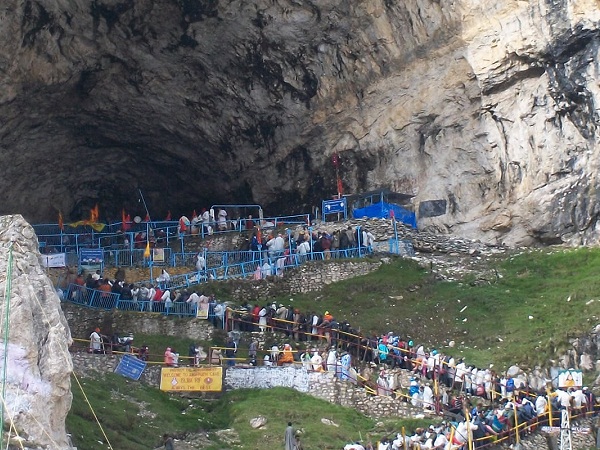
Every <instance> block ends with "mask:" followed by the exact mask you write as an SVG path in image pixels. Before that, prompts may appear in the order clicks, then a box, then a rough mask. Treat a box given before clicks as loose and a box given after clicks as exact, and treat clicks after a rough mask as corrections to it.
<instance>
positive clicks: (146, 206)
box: [138, 189, 152, 222]
mask: <svg viewBox="0 0 600 450" xmlns="http://www.w3.org/2000/svg"><path fill="white" fill-rule="evenodd" d="M138 192H139V193H140V198H141V199H142V203H143V204H144V209H145V210H146V215H147V216H148V219H149V222H152V219H150V211H148V205H146V200H145V199H144V194H142V190H141V189H138Z"/></svg>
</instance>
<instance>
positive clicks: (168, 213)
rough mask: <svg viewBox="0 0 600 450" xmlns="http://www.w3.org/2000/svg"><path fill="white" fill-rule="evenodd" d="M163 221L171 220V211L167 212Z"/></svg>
mask: <svg viewBox="0 0 600 450" xmlns="http://www.w3.org/2000/svg"><path fill="white" fill-rule="evenodd" d="M165 220H171V210H168V211H167V217H165Z"/></svg>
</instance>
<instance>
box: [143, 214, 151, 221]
mask: <svg viewBox="0 0 600 450" xmlns="http://www.w3.org/2000/svg"><path fill="white" fill-rule="evenodd" d="M144 222H150V214H148V213H146V217H145V218H144Z"/></svg>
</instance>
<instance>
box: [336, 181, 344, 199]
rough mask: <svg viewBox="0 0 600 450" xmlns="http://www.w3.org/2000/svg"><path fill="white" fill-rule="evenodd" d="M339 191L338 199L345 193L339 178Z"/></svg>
mask: <svg viewBox="0 0 600 450" xmlns="http://www.w3.org/2000/svg"><path fill="white" fill-rule="evenodd" d="M337 191H338V198H342V194H343V193H344V186H343V185H342V179H341V178H340V177H339V176H338V177H337Z"/></svg>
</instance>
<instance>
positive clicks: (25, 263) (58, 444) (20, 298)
mask: <svg viewBox="0 0 600 450" xmlns="http://www.w3.org/2000/svg"><path fill="white" fill-rule="evenodd" d="M10 245H12V249H13V264H12V277H11V280H12V287H11V289H10V291H11V295H10V296H9V297H8V298H9V299H10V302H7V301H6V297H5V292H7V291H6V290H5V289H6V280H7V277H6V276H7V273H8V270H7V269H8V249H9V246H10ZM37 248H38V247H37V238H36V237H35V234H34V232H33V229H32V228H31V226H30V225H29V224H28V223H27V222H26V221H25V220H24V219H23V217H22V216H19V215H15V216H0V298H1V299H2V303H1V305H2V318H1V319H0V321H1V325H0V328H1V333H0V374H2V373H3V372H4V369H3V366H4V360H5V358H6V362H7V364H6V378H5V380H6V384H5V388H6V396H5V400H6V407H7V408H8V411H6V412H5V424H4V425H5V429H8V426H9V425H10V424H11V423H12V424H13V425H14V428H15V429H16V431H17V433H18V435H19V436H20V437H21V438H23V441H22V444H23V447H24V448H26V449H29V448H31V449H41V448H43V449H52V450H54V449H67V448H70V447H69V445H68V441H67V436H66V432H65V418H66V416H67V413H68V412H69V409H70V408H71V400H72V395H71V380H70V375H71V372H72V371H73V365H72V363H71V357H70V355H69V351H68V346H69V345H70V344H71V333H70V331H69V327H68V325H67V322H66V320H65V317H64V315H63V313H62V311H61V309H60V302H59V299H58V297H57V295H56V292H55V290H54V288H53V286H52V284H51V282H50V281H49V279H48V277H47V276H46V274H45V273H44V270H43V268H42V267H41V266H40V264H39V261H38V257H39V252H38V251H37ZM7 306H10V308H9V311H10V313H9V324H8V337H9V338H8V345H7V346H5V343H4V341H5V339H4V337H5V332H6V325H5V323H6V321H5V317H6V308H7ZM5 350H6V355H5ZM0 376H1V375H0ZM11 436H12V437H14V436H15V433H14V432H12V433H11ZM17 447H18V448H21V446H20V445H17V446H16V447H15V448H17ZM11 448H12V447H11Z"/></svg>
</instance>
